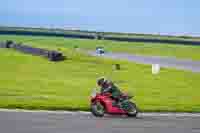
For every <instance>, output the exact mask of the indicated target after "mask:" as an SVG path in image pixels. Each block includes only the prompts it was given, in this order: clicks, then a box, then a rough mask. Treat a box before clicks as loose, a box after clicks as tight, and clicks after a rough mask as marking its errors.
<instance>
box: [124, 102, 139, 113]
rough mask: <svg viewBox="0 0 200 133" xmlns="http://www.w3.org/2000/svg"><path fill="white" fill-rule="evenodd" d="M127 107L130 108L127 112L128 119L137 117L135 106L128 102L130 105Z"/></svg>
mask: <svg viewBox="0 0 200 133" xmlns="http://www.w3.org/2000/svg"><path fill="white" fill-rule="evenodd" d="M129 107H130V108H129V110H128V113H127V115H128V116H129V117H137V114H138V109H137V106H136V104H135V103H133V102H130V103H129Z"/></svg>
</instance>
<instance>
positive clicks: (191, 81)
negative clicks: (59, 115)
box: [0, 36, 200, 112]
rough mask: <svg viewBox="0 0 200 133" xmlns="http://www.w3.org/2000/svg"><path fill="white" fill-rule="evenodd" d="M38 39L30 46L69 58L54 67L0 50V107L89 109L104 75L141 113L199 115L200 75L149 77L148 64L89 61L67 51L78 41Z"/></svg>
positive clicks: (181, 73)
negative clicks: (130, 96)
mask: <svg viewBox="0 0 200 133" xmlns="http://www.w3.org/2000/svg"><path fill="white" fill-rule="evenodd" d="M1 38H2V36H1ZM16 38H17V39H18V41H20V40H21V39H19V38H23V39H24V40H21V41H22V42H23V41H28V40H30V39H35V38H24V37H19V38H18V37H16ZM7 39H8V38H7ZM10 39H11V38H10ZM36 39H37V41H30V42H29V43H28V44H30V45H34V46H37V47H46V48H49V49H58V48H59V49H60V50H61V51H62V52H63V53H64V54H65V55H67V56H68V60H65V61H64V62H58V63H55V62H49V61H48V60H46V59H45V58H42V57H38V56H31V55H27V54H22V53H19V52H17V51H14V50H11V49H0V108H21V109H45V110H89V95H90V92H91V91H92V89H93V88H96V87H97V86H96V85H95V83H96V79H97V78H98V77H100V76H103V75H104V76H106V77H108V78H110V79H112V80H113V81H114V82H115V83H116V84H117V85H118V86H120V88H121V89H122V90H123V91H126V92H130V93H133V94H135V101H136V103H137V104H138V106H139V108H140V109H141V110H142V111H164V112H166V111H170V112H200V103H199V101H200V97H199V94H200V90H199V88H200V83H199V79H200V74H198V73H192V72H186V71H178V70H175V69H164V68H162V69H161V73H160V74H159V75H152V74H151V66H149V65H140V64H134V63H130V62H126V61H115V60H110V59H100V58H98V57H90V56H87V55H84V54H82V53H78V52H76V51H74V50H73V49H71V48H72V46H73V45H75V44H79V41H80V42H81V40H73V41H75V44H73V45H72V44H69V45H70V46H66V47H65V45H67V44H68V43H69V42H68V41H66V42H65V40H64V39H61V38H53V39H51V38H49V39H47V38H41V39H38V38H36ZM56 39H57V40H56ZM53 40H54V41H53ZM61 40H62V41H64V42H62V41H61ZM69 41H71V40H69ZM73 41H72V42H73ZM84 43H85V42H84ZM81 45H83V44H81ZM115 63H120V64H121V67H122V69H121V70H120V71H114V70H113V64H115Z"/></svg>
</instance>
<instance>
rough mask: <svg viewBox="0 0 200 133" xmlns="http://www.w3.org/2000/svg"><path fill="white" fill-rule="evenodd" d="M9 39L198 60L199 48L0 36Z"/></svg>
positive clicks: (43, 45)
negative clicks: (98, 47)
mask: <svg viewBox="0 0 200 133" xmlns="http://www.w3.org/2000/svg"><path fill="white" fill-rule="evenodd" d="M9 39H10V40H15V41H16V42H22V43H25V44H29V45H33V46H39V47H49V46H52V45H53V46H57V47H65V48H73V47H74V46H78V47H80V48H82V49H88V50H95V48H96V47H97V46H104V47H105V50H107V51H108V52H109V51H111V52H126V53H132V54H137V55H152V56H167V57H176V58H182V59H192V60H200V54H199V53H200V46H186V45H175V44H157V43H156V44H154V43H133V42H116V41H107V40H87V39H64V38H58V37H30V36H14V35H13V36H11V35H0V41H1V40H9Z"/></svg>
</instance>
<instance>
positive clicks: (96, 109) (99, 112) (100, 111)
mask: <svg viewBox="0 0 200 133" xmlns="http://www.w3.org/2000/svg"><path fill="white" fill-rule="evenodd" d="M91 112H92V114H93V115H94V116H96V117H103V116H104V114H105V108H104V106H103V105H102V104H101V103H100V102H96V103H93V104H92V105H91Z"/></svg>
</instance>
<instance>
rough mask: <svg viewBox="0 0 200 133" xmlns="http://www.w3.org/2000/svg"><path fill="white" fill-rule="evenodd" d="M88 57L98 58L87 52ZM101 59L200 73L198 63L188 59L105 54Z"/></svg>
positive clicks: (91, 52)
mask: <svg viewBox="0 0 200 133" xmlns="http://www.w3.org/2000/svg"><path fill="white" fill-rule="evenodd" d="M88 53H89V54H90V55H93V56H98V54H96V52H94V51H89V52H88ZM101 56H102V57H107V58H113V59H123V60H129V61H133V62H136V63H141V64H160V66H161V67H165V68H175V69H179V70H186V71H192V72H200V61H192V60H189V59H176V58H172V57H159V56H142V55H134V54H127V53H111V52H110V53H105V54H103V55H101Z"/></svg>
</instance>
